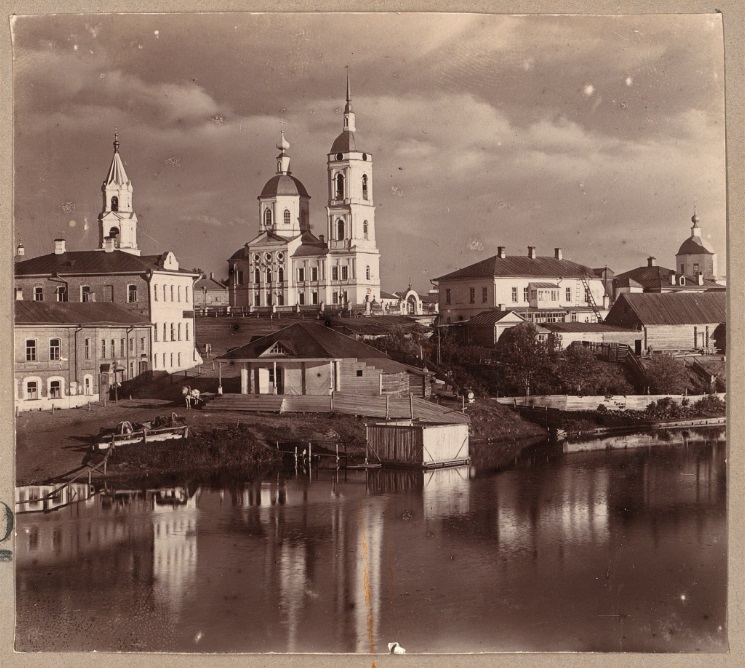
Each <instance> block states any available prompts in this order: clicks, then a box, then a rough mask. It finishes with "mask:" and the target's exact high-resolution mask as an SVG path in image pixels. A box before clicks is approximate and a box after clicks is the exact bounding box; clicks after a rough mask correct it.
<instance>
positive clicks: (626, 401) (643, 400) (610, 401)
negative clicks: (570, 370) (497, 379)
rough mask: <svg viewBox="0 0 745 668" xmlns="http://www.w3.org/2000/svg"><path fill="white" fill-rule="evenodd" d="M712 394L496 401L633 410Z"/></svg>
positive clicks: (557, 396) (693, 400)
mask: <svg viewBox="0 0 745 668" xmlns="http://www.w3.org/2000/svg"><path fill="white" fill-rule="evenodd" d="M707 396H711V395H708V394H700V395H683V394H673V395H670V394H629V395H613V396H607V397H606V396H603V395H602V394H601V395H596V396H588V397H574V396H571V395H567V394H549V395H541V396H534V397H500V398H499V399H495V401H496V402H497V403H499V404H502V405H504V406H531V407H534V408H555V409H557V410H561V411H592V410H595V409H597V407H598V406H599V405H601V404H602V405H603V406H605V407H606V408H608V409H609V410H632V411H643V410H645V409H646V408H647V406H648V405H649V404H650V403H652V402H653V401H657V400H658V399H663V398H665V397H669V398H670V399H672V400H673V401H674V402H675V403H678V404H679V403H681V402H682V401H683V399H688V401H690V402H691V404H694V403H696V402H697V401H698V400H699V399H703V398H704V397H707ZM714 396H717V397H719V398H720V399H724V398H725V397H726V393H724V392H720V393H718V394H716V395H714Z"/></svg>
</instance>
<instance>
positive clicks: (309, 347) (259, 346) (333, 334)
mask: <svg viewBox="0 0 745 668" xmlns="http://www.w3.org/2000/svg"><path fill="white" fill-rule="evenodd" d="M278 341H280V342H282V345H283V346H284V347H285V348H287V349H290V350H293V351H295V355H294V357H296V358H298V359H318V358H321V359H342V358H356V359H374V358H384V359H389V358H388V356H387V355H386V354H385V353H384V352H382V351H380V350H377V349H376V348H373V347H372V346H368V345H366V344H364V343H361V342H360V341H356V340H355V339H352V338H350V337H349V336H345V335H344V334H340V333H339V332H337V331H334V330H333V329H331V328H330V327H326V326H324V325H322V324H320V323H318V322H298V323H295V324H294V325H290V326H289V327H284V328H282V329H280V330H279V331H277V332H273V333H272V334H267V335H266V336H262V337H260V338H258V339H256V340H254V341H251V342H250V343H247V344H246V345H244V346H240V347H239V348H235V349H233V350H231V351H229V352H227V353H226V354H225V355H223V356H222V357H221V358H220V359H229V360H253V359H258V358H259V357H261V356H262V354H263V353H265V352H266V351H267V350H268V349H269V348H271V347H272V346H273V345H274V344H275V343H276V342H278Z"/></svg>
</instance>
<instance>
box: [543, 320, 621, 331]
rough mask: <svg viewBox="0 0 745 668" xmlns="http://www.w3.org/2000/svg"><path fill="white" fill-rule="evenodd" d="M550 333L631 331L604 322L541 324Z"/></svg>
mask: <svg viewBox="0 0 745 668" xmlns="http://www.w3.org/2000/svg"><path fill="white" fill-rule="evenodd" d="M541 324H542V325H543V326H544V327H545V328H546V329H549V330H551V331H552V332H628V331H633V330H631V329H629V328H628V327H621V326H620V325H609V324H606V323H604V322H602V323H601V322H544V323H541Z"/></svg>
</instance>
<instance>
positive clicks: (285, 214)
mask: <svg viewBox="0 0 745 668" xmlns="http://www.w3.org/2000/svg"><path fill="white" fill-rule="evenodd" d="M284 220H285V225H289V224H290V210H289V209H285V213H284Z"/></svg>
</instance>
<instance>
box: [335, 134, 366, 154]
mask: <svg viewBox="0 0 745 668" xmlns="http://www.w3.org/2000/svg"><path fill="white" fill-rule="evenodd" d="M359 150H360V149H358V148H357V137H356V133H354V132H350V131H349V130H343V131H342V133H341V134H340V135H339V136H338V137H337V138H336V139H334V143H333V144H331V150H330V151H329V153H355V152H357V151H359Z"/></svg>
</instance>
